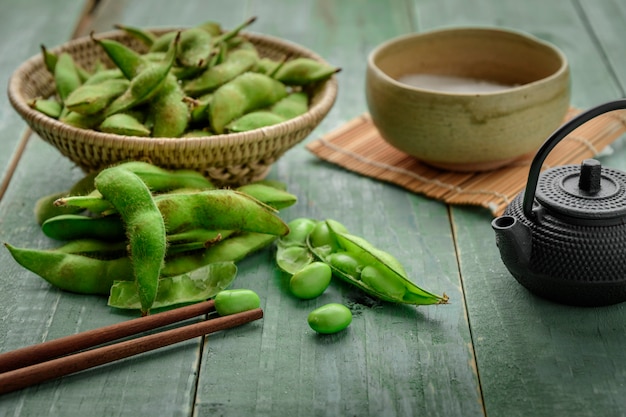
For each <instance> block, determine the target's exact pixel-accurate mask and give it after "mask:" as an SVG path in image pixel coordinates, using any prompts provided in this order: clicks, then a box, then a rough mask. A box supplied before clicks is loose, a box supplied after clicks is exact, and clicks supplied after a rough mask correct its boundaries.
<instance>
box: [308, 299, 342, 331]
mask: <svg viewBox="0 0 626 417" xmlns="http://www.w3.org/2000/svg"><path fill="white" fill-rule="evenodd" d="M307 321H308V323H309V326H311V329H313V330H315V331H316V332H318V333H322V334H332V333H337V332H340V331H342V330H344V329H345V328H347V327H348V326H349V325H350V323H352V312H351V311H350V309H349V308H348V307H346V306H344V305H343V304H339V303H330V304H326V305H323V306H321V307H319V308H316V309H315V310H313V311H311V312H310V313H309V316H308V317H307Z"/></svg>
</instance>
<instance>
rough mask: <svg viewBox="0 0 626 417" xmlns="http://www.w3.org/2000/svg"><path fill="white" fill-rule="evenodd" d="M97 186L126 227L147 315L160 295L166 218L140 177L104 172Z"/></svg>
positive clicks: (116, 170)
mask: <svg viewBox="0 0 626 417" xmlns="http://www.w3.org/2000/svg"><path fill="white" fill-rule="evenodd" d="M94 183H95V186H96V189H97V190H98V191H100V192H101V193H102V195H103V196H104V197H105V198H106V199H107V200H109V201H110V202H111V204H113V206H114V207H115V208H116V209H117V211H118V212H119V214H120V216H121V217H122V220H123V221H124V225H125V227H126V231H127V235H128V241H129V247H130V253H131V259H132V261H133V272H134V275H135V280H136V282H137V290H138V293H139V300H140V301H141V313H142V315H147V314H149V312H150V308H151V307H152V303H153V302H154V300H155V297H156V294H157V287H158V282H159V276H160V273H161V268H162V267H163V263H164V260H165V253H166V246H167V240H166V232H165V224H164V221H163V217H162V216H161V213H160V211H159V209H158V208H157V206H156V204H155V202H154V200H153V199H152V194H151V193H150V190H149V189H148V187H147V186H146V184H145V183H144V182H143V181H142V180H141V178H140V177H139V176H137V175H136V174H134V173H133V172H131V171H129V170H127V169H124V168H120V167H115V166H114V167H112V168H107V169H104V170H103V171H101V172H100V173H99V174H98V176H97V177H96V178H95V182H94Z"/></svg>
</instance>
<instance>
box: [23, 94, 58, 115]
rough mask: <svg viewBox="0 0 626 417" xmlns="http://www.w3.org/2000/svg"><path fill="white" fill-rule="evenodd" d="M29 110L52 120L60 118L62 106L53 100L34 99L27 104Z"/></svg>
mask: <svg viewBox="0 0 626 417" xmlns="http://www.w3.org/2000/svg"><path fill="white" fill-rule="evenodd" d="M28 105H29V106H30V108H31V109H34V110H37V111H38V112H41V113H43V114H45V115H46V116H48V117H52V118H53V119H58V118H59V117H61V114H62V112H63V106H62V105H61V103H59V102H58V101H56V100H54V99H45V98H36V99H32V100H30V101H29V102H28Z"/></svg>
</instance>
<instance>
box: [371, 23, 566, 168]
mask: <svg viewBox="0 0 626 417" xmlns="http://www.w3.org/2000/svg"><path fill="white" fill-rule="evenodd" d="M569 87H570V71H569V65H568V62H567V58H566V56H565V55H564V54H563V53H562V52H561V51H559V49H558V48H556V47H555V46H553V45H551V44H549V43H546V42H544V41H541V40H540V39H538V38H535V37H533V36H531V35H528V34H525V33H522V32H517V31H512V30H507V29H499V28H486V27H474V28H471V27H470V28H445V29H438V30H433V31H429V32H423V33H414V34H408V35H404V36H400V37H398V38H394V39H391V40H389V41H387V42H385V43H383V44H381V45H380V46H378V47H377V48H375V49H374V50H373V51H372V52H371V53H370V55H369V57H368V62H367V73H366V98H367V105H368V109H369V112H370V115H371V118H372V121H373V123H374V125H375V126H376V128H377V129H378V131H379V133H380V134H381V136H382V137H383V138H384V139H385V140H386V141H387V142H388V143H389V144H391V145H392V146H393V147H395V148H397V149H399V150H401V151H402V152H405V153H407V154H409V155H412V156H414V157H415V158H418V159H420V160H421V161H423V162H425V163H427V164H429V165H432V166H435V167H438V168H443V169H447V170H455V171H481V170H490V169H495V168H499V167H501V166H504V165H506V164H509V163H511V162H512V161H514V160H516V159H518V158H520V157H522V156H524V155H526V154H529V153H534V152H535V151H536V150H537V149H538V148H539V146H540V145H541V144H542V143H543V142H544V141H545V140H546V139H547V138H548V137H549V136H550V134H551V133H552V132H553V131H554V130H555V129H556V128H558V127H559V125H560V124H561V123H562V122H563V120H564V117H565V114H566V112H567V110H568V107H569V99H570V88H569Z"/></svg>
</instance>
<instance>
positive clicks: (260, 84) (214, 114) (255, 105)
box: [209, 72, 288, 133]
mask: <svg viewBox="0 0 626 417" xmlns="http://www.w3.org/2000/svg"><path fill="white" fill-rule="evenodd" d="M287 94H288V92H287V87H286V86H285V85H284V84H282V83H281V82H279V81H276V80H274V79H272V78H271V77H269V76H267V75H263V74H259V73H255V72H245V73H243V74H241V75H239V76H237V77H236V78H235V79H233V80H231V81H229V82H227V83H226V84H224V85H222V86H221V87H219V88H218V89H217V90H215V93H214V94H213V99H212V101H211V105H210V106H209V119H210V122H211V127H212V128H213V130H214V131H215V132H216V133H223V132H224V128H225V126H226V125H227V124H228V123H230V122H231V121H233V120H235V119H237V118H239V117H241V116H243V115H244V114H246V113H248V112H250V111H253V110H258V109H261V108H263V107H268V106H271V105H272V104H274V103H276V102H277V101H278V100H280V99H282V98H283V97H286V96H287Z"/></svg>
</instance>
